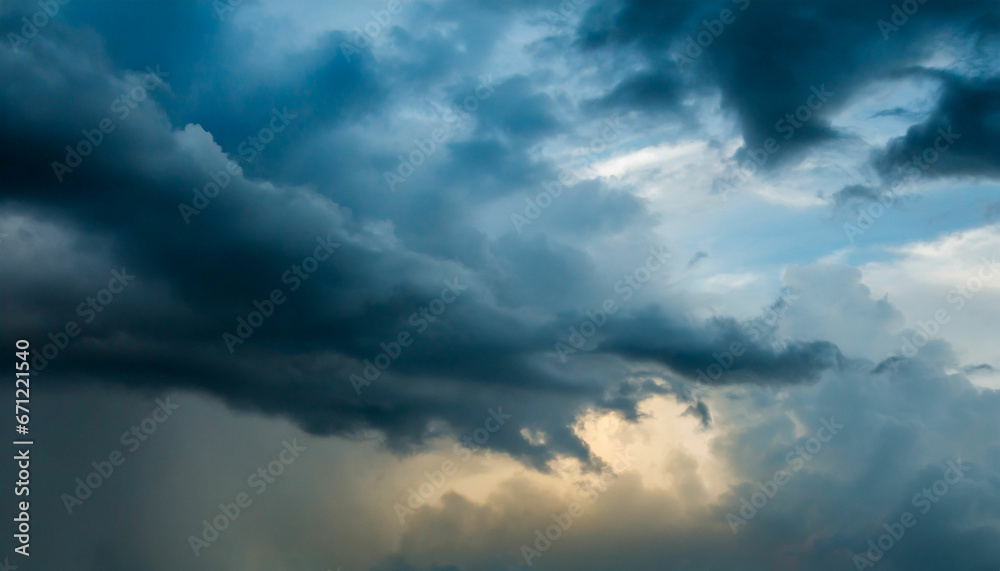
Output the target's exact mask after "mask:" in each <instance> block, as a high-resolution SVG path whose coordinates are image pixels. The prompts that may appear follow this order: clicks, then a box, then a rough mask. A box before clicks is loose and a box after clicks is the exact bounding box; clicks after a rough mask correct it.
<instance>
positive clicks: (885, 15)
mask: <svg viewBox="0 0 1000 571" xmlns="http://www.w3.org/2000/svg"><path fill="white" fill-rule="evenodd" d="M892 4H893V3H892V2H891V1H888V0H885V1H878V2H861V1H850V2H842V1H830V2H810V3H808V4H792V3H788V2H761V1H750V0H733V1H732V2H701V3H691V2H624V3H621V4H611V5H608V4H599V5H597V6H595V7H594V8H593V9H592V11H591V12H590V13H589V14H588V15H587V18H585V19H584V20H583V21H582V22H581V25H580V28H579V30H578V42H579V44H580V45H581V46H583V47H584V48H586V49H612V50H615V51H616V52H618V53H621V54H623V55H622V56H621V57H622V59H623V61H627V59H626V58H625V55H624V54H630V53H633V52H635V53H637V54H638V55H641V56H642V57H644V58H645V61H646V62H647V65H649V66H651V67H652V68H653V69H654V70H655V71H649V70H645V71H641V72H636V73H634V74H633V75H632V76H631V77H629V78H626V79H624V80H622V82H621V83H619V84H618V86H616V87H615V88H613V89H612V90H611V91H609V92H608V93H607V94H606V95H605V96H604V97H605V100H606V101H608V100H620V99H621V98H622V97H625V95H626V94H627V93H628V91H627V90H626V87H627V86H630V85H641V84H645V85H647V86H654V88H653V89H651V90H650V89H647V90H646V91H642V99H633V100H632V103H633V104H634V105H635V106H636V107H637V108H645V109H663V108H670V107H672V106H674V105H675V103H676V100H677V97H678V96H677V95H676V94H675V90H676V86H677V85H678V84H679V83H680V79H679V78H681V77H685V75H690V78H689V79H688V80H686V82H687V83H688V84H689V86H690V88H691V89H695V88H697V89H701V88H704V87H705V86H710V87H717V88H718V89H720V90H721V92H722V102H723V104H724V105H725V106H726V107H728V108H730V109H732V110H734V111H736V113H737V114H738V117H739V124H740V127H741V130H742V135H743V138H744V140H745V141H746V143H745V148H757V147H760V146H761V145H762V144H764V141H765V140H766V139H767V138H769V137H771V138H774V139H776V140H777V141H778V142H779V143H780V144H781V146H782V150H781V152H780V153H779V154H776V155H774V156H773V157H772V159H773V160H772V161H771V162H770V164H768V165H766V168H771V167H773V166H775V164H779V163H781V162H783V161H785V160H788V159H789V158H791V157H794V156H796V155H797V154H798V153H799V152H800V151H802V150H805V149H808V148H810V147H813V146H815V145H817V144H820V143H823V142H827V141H832V140H835V139H837V138H840V137H841V136H842V135H841V134H839V133H837V132H836V130H835V129H834V128H833V127H832V126H831V124H830V121H829V119H828V117H829V116H830V115H831V114H832V113H833V112H835V111H836V110H837V109H840V108H842V107H843V106H844V105H845V104H846V103H847V102H848V101H849V100H850V98H851V96H852V94H853V93H854V92H855V91H857V90H858V89H859V88H861V87H863V86H865V85H867V84H868V83H869V82H870V81H871V80H872V78H873V77H879V76H885V75H889V74H892V73H898V72H901V71H902V70H904V69H906V68H907V67H908V66H909V65H911V64H913V63H914V62H915V61H917V59H918V58H919V57H921V56H924V55H927V54H930V53H932V52H933V50H934V49H935V48H934V45H933V42H930V41H928V38H929V37H931V36H933V35H934V34H936V33H938V32H947V31H961V30H963V29H965V28H966V27H967V26H969V25H970V23H971V22H972V21H973V20H975V19H976V18H983V14H989V13H991V12H990V10H991V9H994V8H995V6H994V5H993V4H992V3H989V2H948V3H945V2H937V3H934V2H927V3H925V4H922V5H920V7H919V10H918V11H917V12H916V13H915V14H913V15H912V16H910V17H909V18H908V20H907V21H906V23H905V25H903V26H900V27H899V28H898V29H897V30H895V31H894V32H892V33H890V34H888V35H887V37H886V36H883V34H882V33H881V32H880V28H879V26H878V25H877V22H878V21H879V20H886V21H888V20H889V19H890V18H891V15H892ZM723 10H729V11H730V12H729V14H728V15H727V16H726V17H725V19H727V20H730V22H731V23H724V22H723V21H722V19H723V16H722V15H721V14H722V12H723ZM989 21H991V20H989ZM706 22H707V24H706ZM976 22H977V23H976V24H975V26H978V27H982V26H983V25H984V24H982V23H981V22H982V20H976ZM700 33H701V34H704V37H705V38H709V39H708V40H704V39H703V41H702V45H705V44H708V45H707V47H701V46H699V45H698V44H697V43H695V38H697V37H698V34H700ZM692 46H693V47H692ZM813 88H825V89H826V90H828V91H829V92H832V95H831V96H829V101H827V102H825V103H824V104H823V105H821V106H819V108H818V109H816V108H815V106H816V101H815V100H813V101H812V104H813V106H814V110H813V111H812V112H810V113H808V115H811V116H810V117H809V118H808V119H807V120H804V121H803V120H802V117H803V116H805V115H807V114H806V113H802V114H801V115H800V116H799V117H798V118H797V119H796V117H795V116H794V115H793V116H792V119H788V117H789V114H795V113H796V111H797V110H798V109H799V108H800V107H801V106H803V105H807V104H809V103H810V99H809V98H810V96H811V95H812V90H813ZM654 91H660V92H662V93H663V94H664V95H668V94H669V96H662V97H652V92H654ZM783 119H784V120H785V122H784V123H779V122H780V121H782V120H783ZM790 125H796V126H795V127H794V130H792V129H791V128H790ZM738 158H745V157H744V156H743V153H740V154H739V156H738Z"/></svg>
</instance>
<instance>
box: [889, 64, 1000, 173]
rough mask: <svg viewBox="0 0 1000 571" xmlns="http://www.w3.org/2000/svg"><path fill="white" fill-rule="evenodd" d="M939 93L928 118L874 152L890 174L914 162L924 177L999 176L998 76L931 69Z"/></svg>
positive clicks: (999, 116)
mask: <svg viewBox="0 0 1000 571" xmlns="http://www.w3.org/2000/svg"><path fill="white" fill-rule="evenodd" d="M930 75H932V76H934V77H937V78H939V79H940V80H941V82H942V87H941V92H942V93H941V97H940V99H939V100H938V103H937V105H936V106H935V108H934V110H933V112H932V113H931V116H930V117H929V118H927V120H926V121H924V122H922V123H919V124H917V125H914V126H912V127H910V128H909V129H908V130H907V132H906V134H905V135H903V136H902V137H897V138H895V139H893V140H891V141H890V142H889V143H888V144H887V145H886V148H885V149H884V150H882V151H881V152H880V153H878V154H877V155H876V157H875V165H876V166H877V167H878V169H879V170H880V172H882V173H883V174H884V175H885V176H887V177H888V178H892V177H897V176H900V175H901V171H904V170H910V169H912V168H914V165H917V167H918V168H920V169H921V170H922V171H923V173H922V174H923V175H924V176H961V175H969V176H982V177H988V178H996V177H997V176H998V175H1000V80H998V79H975V78H965V77H958V76H955V75H952V74H938V73H932V74H930Z"/></svg>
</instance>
